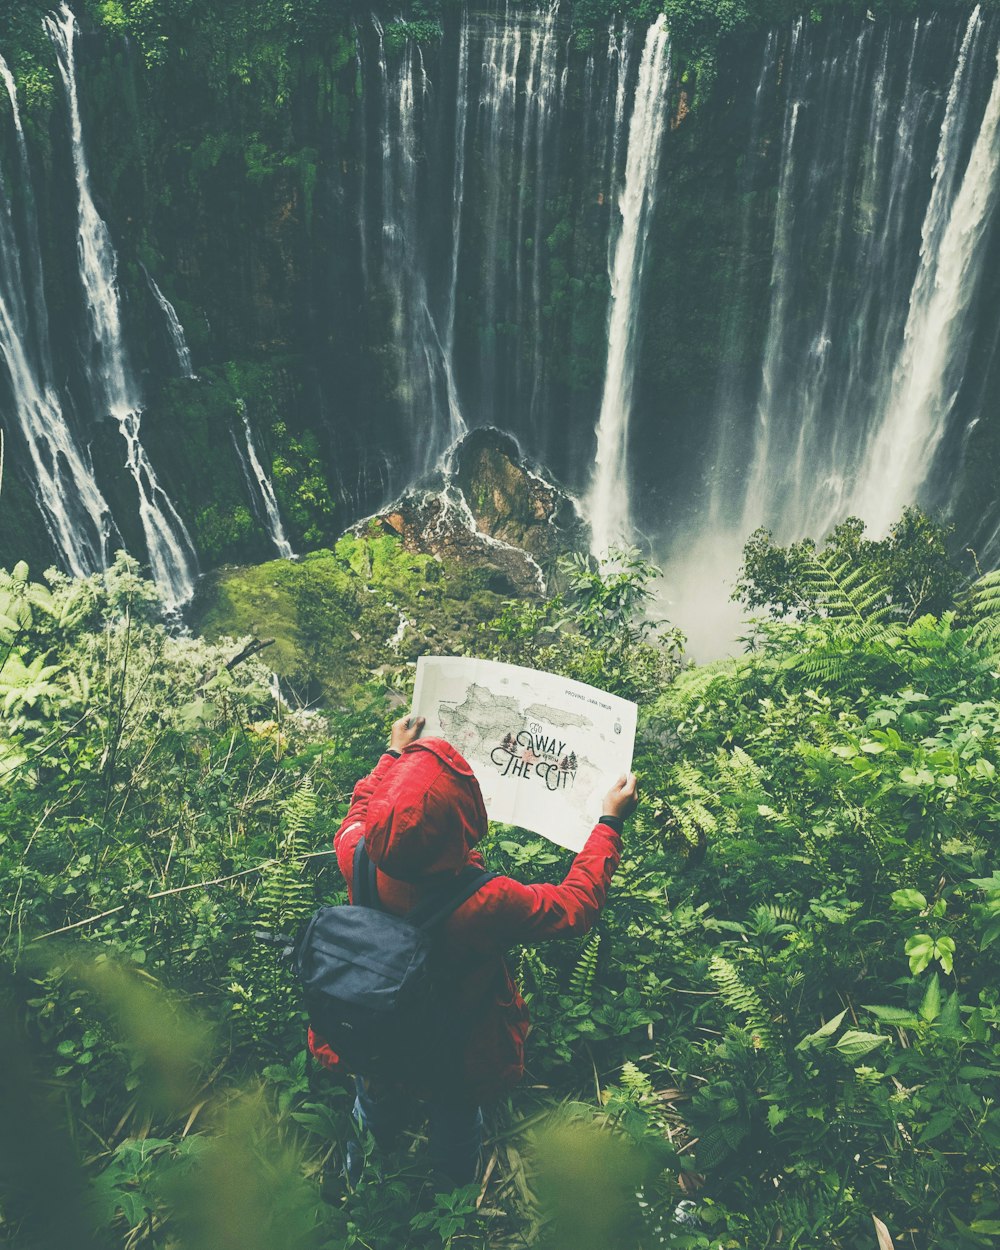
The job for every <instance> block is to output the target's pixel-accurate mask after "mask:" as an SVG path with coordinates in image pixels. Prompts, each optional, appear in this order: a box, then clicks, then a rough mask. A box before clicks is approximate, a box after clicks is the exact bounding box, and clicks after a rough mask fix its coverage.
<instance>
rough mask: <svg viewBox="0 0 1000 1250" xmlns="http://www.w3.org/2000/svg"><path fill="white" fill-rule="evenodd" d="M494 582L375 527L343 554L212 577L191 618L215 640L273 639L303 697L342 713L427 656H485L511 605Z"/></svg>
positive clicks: (341, 547)
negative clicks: (490, 625) (472, 652)
mask: <svg viewBox="0 0 1000 1250" xmlns="http://www.w3.org/2000/svg"><path fill="white" fill-rule="evenodd" d="M490 580H491V575H490V572H489V570H485V569H482V568H466V567H463V566H462V565H461V564H459V563H457V562H456V561H452V560H443V559H439V558H437V557H435V556H432V555H428V554H424V553H419V552H412V551H408V550H407V549H406V547H405V546H404V544H403V542H402V541H401V539H400V538H398V537H397V536H394V535H391V534H387V533H385V532H380V531H379V529H378V527H374V526H373V527H372V530H371V531H370V532H368V533H364V534H349V535H345V536H344V537H343V538H341V539H340V540H339V541H338V543H337V545H336V547H335V548H334V549H333V550H323V551H314V552H310V553H309V554H308V555H306V556H303V557H302V558H301V559H298V560H272V561H269V562H268V563H266V564H257V565H249V566H245V567H233V566H230V567H227V568H223V569H218V570H216V571H215V572H213V573H210V574H208V575H207V576H206V577H205V578H203V579H202V581H201V583H200V585H199V588H198V592H197V594H196V596H195V600H194V602H193V603H192V605H191V609H190V614H189V619H190V623H191V625H192V627H193V628H194V629H195V630H196V631H197V632H198V633H200V634H202V635H203V636H204V637H206V638H209V639H217V638H220V637H223V636H226V635H229V636H233V637H236V636H242V635H247V634H249V635H252V636H254V637H256V638H258V639H262V640H263V639H268V640H271V641H270V645H269V646H268V647H267V649H266V650H265V652H264V658H265V659H266V660H267V662H268V663H269V664H270V665H271V667H272V668H273V669H274V670H275V672H276V673H278V675H279V676H280V677H282V678H284V679H285V680H286V681H287V682H288V683H289V685H290V686H291V687H292V688H293V689H294V690H295V692H296V693H297V694H298V695H299V696H300V697H302V698H309V699H319V700H320V701H322V702H325V703H330V704H333V705H340V704H342V703H344V702H347V701H349V700H353V699H354V698H356V697H357V696H358V695H359V694H360V693H361V691H362V689H363V688H364V687H365V686H366V685H367V684H369V683H370V682H371V681H372V680H379V679H383V680H389V681H391V679H392V676H393V674H395V673H398V672H400V671H401V670H403V669H405V667H406V665H407V663H408V662H412V661H414V660H416V658H417V656H418V655H425V654H427V655H433V654H456V653H460V652H462V651H464V650H465V649H466V648H467V647H468V648H470V649H477V650H478V649H479V648H478V647H473V644H474V642H475V641H476V639H477V638H478V637H479V631H480V626H481V625H482V624H483V623H484V622H486V621H489V620H491V619H493V617H495V616H496V615H497V614H498V613H499V612H500V610H501V609H502V607H503V605H504V602H505V601H506V596H504V595H502V594H500V593H498V591H497V590H496V589H495V588H493V587H491V585H490V584H489V583H490Z"/></svg>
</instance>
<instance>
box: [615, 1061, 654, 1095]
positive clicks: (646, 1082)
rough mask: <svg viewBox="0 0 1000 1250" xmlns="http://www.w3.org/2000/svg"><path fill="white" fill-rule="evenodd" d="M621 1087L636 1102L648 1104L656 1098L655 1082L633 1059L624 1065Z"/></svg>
mask: <svg viewBox="0 0 1000 1250" xmlns="http://www.w3.org/2000/svg"><path fill="white" fill-rule="evenodd" d="M621 1087H622V1089H623V1090H624V1091H625V1093H626V1094H628V1095H629V1097H630V1098H632V1099H634V1101H635V1102H639V1103H641V1102H648V1101H649V1100H650V1099H651V1098H653V1097H655V1094H654V1090H653V1082H652V1081H651V1080H650V1079H649V1077H648V1076H647V1075H646V1073H645V1072H643V1070H642V1069H641V1068H639V1067H637V1066H636V1065H635V1064H634V1063H633V1062H632V1060H631V1059H626V1061H625V1062H624V1063H623V1064H622V1074H621Z"/></svg>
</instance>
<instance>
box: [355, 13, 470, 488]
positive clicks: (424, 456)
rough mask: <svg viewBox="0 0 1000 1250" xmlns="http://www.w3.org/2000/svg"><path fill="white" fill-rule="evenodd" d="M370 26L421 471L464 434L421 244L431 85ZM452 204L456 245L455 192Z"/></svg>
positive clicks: (405, 387) (387, 250)
mask: <svg viewBox="0 0 1000 1250" xmlns="http://www.w3.org/2000/svg"><path fill="white" fill-rule="evenodd" d="M373 20H374V23H375V30H376V35H377V38H378V75H379V83H380V87H381V101H382V117H381V126H382V133H381V153H382V170H381V175H382V177H381V190H382V239H381V243H382V281H383V283H384V285H385V288H386V290H387V291H389V292H390V293H391V297H392V301H393V317H392V330H393V337H394V340H395V346H396V352H397V358H398V359H397V373H398V378H399V395H400V399H401V402H402V406H403V409H404V411H405V412H406V414H407V425H408V428H409V429H410V431H411V436H412V439H413V452H414V463H415V464H416V465H417V466H418V469H419V470H420V471H422V472H426V471H428V470H429V469H430V468H431V467H432V466H433V465H434V464H435V463H436V462H437V461H438V460H439V458H440V457H441V455H442V454H443V453H444V452H445V451H446V450H447V449H448V448H449V447H450V446H451V445H452V444H453V443H454V442H455V441H456V440H457V439H459V438H460V437H461V436H462V435H463V434H464V433H465V431H466V428H467V427H466V424H465V420H464V418H463V416H462V410H461V406H460V404H459V399H458V389H457V386H456V384H455V375H454V370H453V366H452V360H451V354H450V350H449V348H448V337H447V336H448V328H449V326H450V325H453V318H451V319H450V321H449V323H448V325H446V330H445V335H444V336H442V334H441V332H440V330H439V328H438V324H437V320H436V318H435V315H434V313H433V311H432V309H431V300H430V295H429V291H428V284H427V274H426V267H425V264H424V262H423V252H422V246H421V243H422V239H421V232H420V225H419V217H418V212H419V205H420V194H421V189H422V188H421V180H420V165H421V152H420V145H419V139H418V133H419V127H420V122H421V119H422V117H423V115H424V113H425V112H426V109H427V106H428V97H429V93H430V83H429V80H428V78H427V72H426V68H425V66H424V62H423V54H422V52H421V51H420V48H419V46H417V45H416V44H414V43H413V42H408V43H407V44H406V47H405V48H404V49H403V50H402V52H401V53H400V55H399V57H398V60H397V63H396V64H394V65H391V66H390V63H389V57H388V54H387V52H386V46H385V35H384V31H383V29H382V26H381V24H380V23H379V21H378V20H377V19H373ZM418 84H419V90H418ZM462 172H463V164H462V162H461V161H459V160H458V159H457V157H456V162H455V176H456V179H459V178H461V176H462ZM454 202H455V204H456V211H455V222H456V239H455V246H456V247H457V245H458V238H457V232H458V229H459V227H460V222H461V196H460V191H459V192H458V193H457V194H456V197H455V201H454Z"/></svg>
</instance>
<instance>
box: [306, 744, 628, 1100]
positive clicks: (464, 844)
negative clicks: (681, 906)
mask: <svg viewBox="0 0 1000 1250" xmlns="http://www.w3.org/2000/svg"><path fill="white" fill-rule="evenodd" d="M486 830H487V818H486V808H485V806H484V805H483V796H482V794H481V792H480V789H479V782H478V781H477V780H476V777H475V774H474V773H473V771H472V769H471V768H470V767H469V765H468V763H467V762H466V761H465V759H463V757H462V756H461V755H460V754H459V753H458V751H456V750H455V748H454V747H452V746H450V745H449V744H448V743H447V742H445V741H444V740H443V739H441V738H425V739H420V740H418V741H416V742H411V743H410V745H409V746H408V747H407V748H406V749H405V750H404V751H403V753H402V755H400V756H399V758H398V759H397V758H396V756H394V755H390V754H385V755H383V756H382V758H381V759H380V760H379V762H378V764H377V765H376V767H375V770H374V771H373V772H372V773H370V774H369V775H368V776H367V777H364V778H362V780H361V781H359V782H358V783H357V785H356V786H355V787H354V794H353V796H352V798H351V806H350V809H349V811H348V813H347V816H346V818H345V819H344V822H343V823H342V824H341V826H340V828H339V829H338V830H337V833H336V834H335V836H334V839H333V846H334V850H335V851H336V853H337V863H338V865H339V867H340V871H341V873H342V874H343V876H344V878H345V880H346V881H347V884H348V890H350V888H351V876H352V872H353V866H354V851H355V848H356V847H357V844H358V841H359V840H360V839H361V838H362V837H363V838H364V839H365V842H366V846H367V850H368V855H369V857H370V858H371V860H372V862H373V863H374V864H375V865H376V866H377V868H378V896H379V901H380V903H381V905H382V906H383V907H384V908H385V909H386V910H387V911H390V912H393V913H395V914H396V915H403V914H405V913H406V912H407V911H409V910H410V908H411V907H414V906H415V905H416V904H417V903H418V902H419V901H420V900H421V899H422V898H423V897H424V896H425V895H426V894H427V892H428V891H431V890H436V889H439V888H440V886H441V884H442V882H444V881H446V880H447V879H448V878H449V877H452V876H454V875H455V874H456V873H458V872H459V871H460V870H461V869H462V868H463V867H464V866H465V865H466V864H476V865H477V866H482V867H485V862H484V860H483V857H482V855H481V854H480V852H479V851H478V850H476V849H475V848H476V843H477V842H478V841H479V840H480V838H482V837H483V836H484V835H485V833H486ZM620 857H621V844H620V837H619V834H618V833H617V832H616V830H614V829H612V828H611V826H610V825H605V824H598V825H597V826H596V827H595V828H594V830H593V832H592V833H591V835H590V837H589V838H588V839H587V844H586V846H585V847H584V848H583V850H582V851H581V852H580V853H579V855H577V857H576V858H575V859H574V861H573V864H572V866H571V867H570V870H569V872H568V873H567V875H566V877H565V879H564V880H563V882H562V883H561V884H560V885H522V884H521V882H519V881H515V880H514V879H513V878H512V877H494V878H493V880H492V881H489V882H487V883H486V884H485V885H484V886H482V888H481V889H479V890H478V891H477V892H476V893H475V894H473V895H472V897H471V898H469V899H468V900H467V901H466V902H464V903H463V904H462V905H461V907H459V908H458V909H457V910H456V911H455V912H453V913H452V915H451V916H450V917H449V918H448V920H447V921H446V922H445V926H444V930H443V941H442V951H443V957H444V958H445V959H446V960H447V961H448V964H449V965H450V968H449V971H450V973H451V974H452V975H451V976H449V981H450V983H451V984H453V985H456V986H457V987H458V990H459V995H460V1001H461V1003H462V1006H463V1009H464V1013H467V1017H468V1019H469V1021H470V1022H471V1027H470V1030H469V1034H468V1040H467V1043H466V1046H465V1054H464V1061H463V1070H462V1072H461V1073H460V1074H456V1075H457V1076H458V1077H459V1079H460V1080H461V1083H462V1086H463V1087H464V1089H465V1091H466V1092H467V1093H468V1094H469V1095H470V1097H472V1098H475V1099H478V1100H486V1099H489V1098H492V1097H495V1096H496V1095H497V1094H499V1093H501V1092H502V1091H503V1090H505V1089H509V1088H510V1087H511V1086H512V1085H515V1084H517V1082H518V1081H519V1080H520V1079H521V1077H522V1075H523V1073H524V1040H525V1038H526V1037H527V1035H528V1011H527V1008H526V1007H525V1004H524V1000H523V999H522V998H521V995H520V994H519V992H518V990H517V987H516V986H515V985H514V982H513V981H512V980H511V977H510V973H509V972H508V970H507V965H506V964H505V962H504V959H503V952H504V951H505V950H507V949H509V948H510V947H511V946H514V945H517V944H519V943H527V942H535V941H540V940H542V939H544V938H551V937H564V936H571V935H574V934H581V933H586V932H587V930H588V929H589V928H590V927H591V925H593V923H594V921H595V919H596V918H597V914H598V912H599V911H600V910H601V908H602V906H603V905H604V900H605V897H606V895H607V891H608V885H609V883H610V881H611V877H612V874H613V873H614V871H615V868H616V867H617V866H618V861H619V858H620ZM309 1048H310V1050H311V1051H312V1053H313V1054H314V1055H316V1057H317V1058H318V1059H319V1060H320V1061H321V1062H324V1063H326V1064H328V1065H332V1064H335V1063H336V1062H337V1059H336V1056H335V1055H334V1054H333V1052H332V1051H331V1049H330V1047H329V1046H328V1045H327V1044H326V1043H325V1042H323V1040H322V1039H321V1038H319V1037H317V1036H316V1035H315V1034H313V1032H312V1030H310V1034H309ZM416 1092H418V1093H419V1092H424V1091H416Z"/></svg>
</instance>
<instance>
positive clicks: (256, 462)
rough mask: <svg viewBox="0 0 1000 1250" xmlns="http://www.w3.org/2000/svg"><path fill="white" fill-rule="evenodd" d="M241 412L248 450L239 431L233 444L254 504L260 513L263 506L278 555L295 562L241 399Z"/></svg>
mask: <svg viewBox="0 0 1000 1250" xmlns="http://www.w3.org/2000/svg"><path fill="white" fill-rule="evenodd" d="M237 409H238V411H239V414H240V418H241V420H242V422H243V437H244V446H245V450H244V447H241V446H240V443H239V440H238V439H237V437H236V431H235V430H234V431H232V434H233V444H234V446H235V447H236V454H237V456H238V457H239V461H240V465H241V466H242V468H243V476H244V477H245V478H246V483H247V488H248V489H249V491H250V503H251V505H252V507H253V509H254V511H255V512H256V511H257V510H258V504H260V505H262V506H263V520H264V523H265V525H266V526H267V532H268V534H269V535H270V537H271V542H273V543H274V545H275V547H276V548H277V550H278V555H279V556H281V558H282V559H283V560H291V559H292V558H293V557H294V555H295V552H294V551H293V550H292V544H291V543H290V542H289V541H288V535H287V534H286V533H285V527H284V525H282V523H281V513H280V512H279V511H278V498H277V496H276V495H275V493H274V483H273V482H272V481H271V479H270V477H269V476H268V474H267V471H266V470H265V468H264V466H263V464H262V463H261V459H260V456H258V454H257V448H256V446H255V444H254V441H253V433H252V432H251V429H250V416H249V414H248V413H247V406H246V404H245V403H244V402H243V400H242V399H240V400H237Z"/></svg>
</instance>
